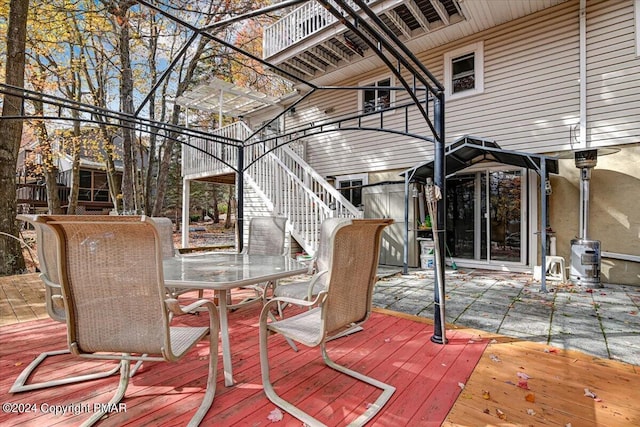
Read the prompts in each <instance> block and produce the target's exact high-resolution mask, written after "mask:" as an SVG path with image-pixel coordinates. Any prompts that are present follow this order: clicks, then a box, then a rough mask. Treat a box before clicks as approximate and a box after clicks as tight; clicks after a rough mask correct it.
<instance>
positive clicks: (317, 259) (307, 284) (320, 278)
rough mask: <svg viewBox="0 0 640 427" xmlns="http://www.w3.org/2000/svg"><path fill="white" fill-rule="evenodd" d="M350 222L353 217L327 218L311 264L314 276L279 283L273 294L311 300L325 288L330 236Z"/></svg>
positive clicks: (311, 271) (281, 308)
mask: <svg viewBox="0 0 640 427" xmlns="http://www.w3.org/2000/svg"><path fill="white" fill-rule="evenodd" d="M349 223H351V219H349V218H327V219H325V220H324V221H323V222H322V225H321V226H320V239H319V242H318V249H317V250H316V253H315V254H314V256H313V259H312V260H311V263H310V264H309V274H310V275H312V276H311V277H310V278H309V279H308V280H302V281H296V282H290V283H281V284H278V287H277V288H276V289H275V290H274V292H273V296H274V297H285V298H293V299H301V300H307V301H311V299H312V298H313V297H314V296H315V295H317V294H318V293H319V292H320V291H322V290H325V289H326V279H327V275H326V272H327V270H328V268H329V261H330V260H329V257H330V255H331V248H330V245H329V238H330V236H331V233H332V232H333V230H334V229H335V228H336V227H338V226H340V225H341V224H349ZM284 307H286V304H282V303H279V304H278V314H279V316H280V318H282V317H284V316H283V309H284Z"/></svg>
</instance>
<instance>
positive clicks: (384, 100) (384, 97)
mask: <svg viewBox="0 0 640 427" xmlns="http://www.w3.org/2000/svg"><path fill="white" fill-rule="evenodd" d="M361 86H364V87H367V88H369V89H365V90H363V91H361V93H362V102H361V105H362V111H363V112H364V113H371V112H373V111H377V110H383V109H385V108H389V107H391V103H392V101H393V100H392V99H391V90H390V89H385V88H389V87H391V78H389V77H387V78H384V79H381V80H377V81H374V82H368V83H365V84H363V85H361Z"/></svg>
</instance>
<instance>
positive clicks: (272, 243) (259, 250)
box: [227, 216, 287, 310]
mask: <svg viewBox="0 0 640 427" xmlns="http://www.w3.org/2000/svg"><path fill="white" fill-rule="evenodd" d="M286 226H287V218H285V217H279V216H258V217H253V218H251V220H250V221H249V239H248V241H247V245H246V246H245V247H244V248H243V249H242V252H241V253H243V254H248V255H286V253H287V252H286V251H287V249H286V247H285V243H286ZM276 287H277V282H276V281H272V282H265V283H258V284H255V285H250V286H245V287H243V288H244V289H252V290H253V291H254V292H255V296H254V297H248V298H245V299H243V300H242V301H240V302H238V303H236V304H228V305H227V308H228V309H230V310H235V309H237V308H240V307H243V306H245V305H247V304H252V303H254V302H264V301H266V299H267V293H268V291H269V289H271V291H272V293H273V292H274V291H275V289H276ZM228 295H231V292H229V294H228Z"/></svg>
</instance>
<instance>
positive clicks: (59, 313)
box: [9, 215, 137, 393]
mask: <svg viewBox="0 0 640 427" xmlns="http://www.w3.org/2000/svg"><path fill="white" fill-rule="evenodd" d="M17 218H18V219H19V220H21V221H25V222H27V223H29V224H31V225H33V227H34V229H35V232H36V247H37V254H38V264H39V270H40V279H42V281H43V283H44V290H45V291H44V292H45V297H44V303H45V307H46V309H47V314H49V317H51V319H53V320H55V321H57V322H61V323H65V322H66V321H67V316H66V314H65V308H64V301H63V299H62V291H61V287H60V279H59V276H58V248H57V238H56V234H55V232H54V231H53V230H52V229H51V228H50V227H49V226H47V225H46V224H43V223H42V222H38V221H37V216H36V215H18V216H17ZM69 353H70V351H69V349H68V348H65V349H61V350H51V351H44V352H42V353H40V354H39V355H38V356H37V357H36V358H35V359H33V361H31V363H29V365H27V366H26V367H25V368H24V369H23V370H22V372H21V373H20V375H18V377H17V378H16V380H15V382H14V383H13V385H12V386H11V389H9V392H10V393H20V392H24V391H30V390H38V389H42V388H47V387H55V386H59V385H63V384H73V383H77V382H82V381H90V380H95V379H99V378H105V377H108V376H110V375H114V374H116V373H118V371H119V370H120V367H119V366H118V365H115V367H114V368H113V369H110V370H108V371H103V372H96V373H92V374H85V375H76V376H71V377H65V378H61V379H57V380H51V381H41V382H31V383H28V384H27V381H28V380H29V378H30V377H31V375H32V374H33V372H34V371H35V370H36V368H37V367H38V366H39V365H40V364H41V363H42V362H43V361H44V360H45V359H46V358H47V357H51V356H57V355H61V354H69ZM136 370H137V366H136V367H135V368H134V369H133V370H132V371H131V375H133V373H135V371H136Z"/></svg>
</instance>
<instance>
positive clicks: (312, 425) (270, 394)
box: [260, 321, 326, 427]
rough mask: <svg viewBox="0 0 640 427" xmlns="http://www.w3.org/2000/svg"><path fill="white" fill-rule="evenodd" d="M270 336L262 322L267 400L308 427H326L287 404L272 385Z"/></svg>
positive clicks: (261, 362)
mask: <svg viewBox="0 0 640 427" xmlns="http://www.w3.org/2000/svg"><path fill="white" fill-rule="evenodd" d="M268 336H269V331H268V330H267V325H266V322H262V321H261V322H260V371H261V372H262V386H263V388H264V394H265V395H266V396H267V398H268V399H269V400H270V401H271V402H273V403H274V404H275V405H276V406H279V407H280V408H282V409H284V410H285V411H286V412H288V413H289V414H291V415H293V416H294V417H296V418H297V419H299V420H300V421H302V422H304V423H305V425H306V426H308V427H326V426H325V425H324V424H322V423H321V422H320V421H318V420H316V419H315V418H313V417H312V416H311V415H309V414H307V413H306V412H304V411H302V410H301V409H298V408H297V407H295V406H294V405H293V404H291V403H289V402H287V401H286V400H284V399H283V398H281V397H280V396H278V394H277V393H276V391H275V390H274V388H273V385H272V384H271V379H270V378H269V355H268V345H267V339H268Z"/></svg>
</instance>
